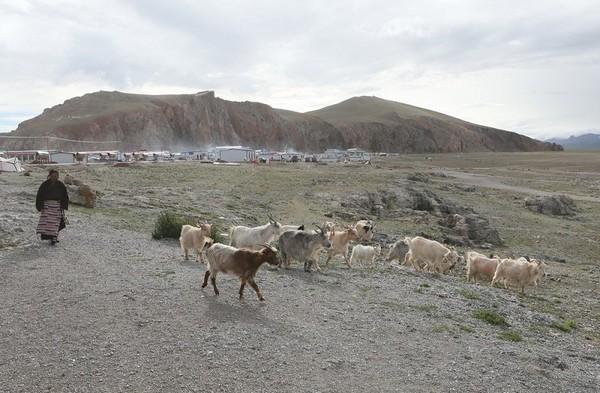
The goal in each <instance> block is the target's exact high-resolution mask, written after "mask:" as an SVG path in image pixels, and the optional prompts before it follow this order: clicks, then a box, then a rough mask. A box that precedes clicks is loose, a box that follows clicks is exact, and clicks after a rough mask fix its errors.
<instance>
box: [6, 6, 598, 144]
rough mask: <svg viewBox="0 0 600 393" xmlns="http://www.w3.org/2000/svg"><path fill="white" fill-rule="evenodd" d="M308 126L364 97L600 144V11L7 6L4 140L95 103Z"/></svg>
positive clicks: (578, 8) (580, 8) (589, 8)
mask: <svg viewBox="0 0 600 393" xmlns="http://www.w3.org/2000/svg"><path fill="white" fill-rule="evenodd" d="M207 89H211V90H215V93H216V95H217V96H219V97H221V98H224V99H228V100H235V101H259V102H264V103H266V104H269V105H271V106H273V107H277V108H285V109H290V110H295V111H300V112H304V111H309V110H314V109H318V108H321V107H324V106H327V105H332V104H335V103H338V102H340V101H343V100H345V99H347V98H350V97H353V96H358V95H369V96H372V95H374V96H378V97H381V98H385V99H389V100H394V101H399V102H403V103H407V104H411V105H416V106H420V107H424V108H427V109H432V110H436V111H439V112H443V113H446V114H448V115H452V116H455V117H459V118H462V119H464V120H468V121H471V122H474V123H479V124H483V125H487V126H493V127H497V128H502V129H507V130H511V131H516V132H519V133H522V134H525V135H529V136H532V137H535V138H541V139H545V138H547V137H551V136H568V135H571V134H580V133H583V132H585V131H588V130H600V1H598V0H586V1H583V0H579V1H578V0H564V1H554V0H540V1H536V0H528V1H523V0H518V1H513V0H504V1H486V0H472V1H471V0H462V1H458V0H456V1H455V0H437V1H434V0H419V1H400V0H395V1H394V0H390V1H376V0H369V1H350V0H348V1H334V0H329V1H321V0H319V1H316V0H315V1H312V0H301V1H286V0H278V1H259V0H253V1H246V0H240V1H226V0H219V1H199V0H168V1H167V0H165V1H162V0H138V1H134V0H131V1H125V0H123V1H116V0H85V1H82V0H73V1H71V0H48V1H21V0H0V131H10V130H13V129H15V128H16V127H17V124H18V123H19V122H20V121H22V120H25V119H28V118H31V117H33V116H36V115H38V114H39V113H41V111H42V110H43V109H44V108H46V107H51V106H54V105H56V104H59V103H62V102H63V101H64V100H66V99H68V98H71V97H74V96H80V95H83V94H85V93H89V92H93V91H98V90H119V91H124V92H131V93H144V94H168V93H195V92H197V91H202V90H207Z"/></svg>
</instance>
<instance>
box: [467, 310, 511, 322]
mask: <svg viewBox="0 0 600 393" xmlns="http://www.w3.org/2000/svg"><path fill="white" fill-rule="evenodd" d="M473 316H474V317H475V318H477V319H481V320H482V321H484V322H487V323H489V324H490V325H496V326H508V322H506V320H505V319H504V317H503V316H502V315H500V314H498V313H497V312H495V311H492V310H487V309H484V308H481V309H479V310H475V311H474V312H473Z"/></svg>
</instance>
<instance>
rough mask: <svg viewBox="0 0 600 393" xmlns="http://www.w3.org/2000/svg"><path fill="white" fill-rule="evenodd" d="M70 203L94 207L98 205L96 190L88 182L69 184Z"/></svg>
mask: <svg viewBox="0 0 600 393" xmlns="http://www.w3.org/2000/svg"><path fill="white" fill-rule="evenodd" d="M67 192H68V193H69V203H72V204H75V205H81V206H85V207H88V208H93V207H94V206H95V205H96V191H95V190H94V189H92V187H90V186H88V185H87V184H81V185H71V184H69V185H67Z"/></svg>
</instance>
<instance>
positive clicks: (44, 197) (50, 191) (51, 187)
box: [35, 180, 69, 212]
mask: <svg viewBox="0 0 600 393" xmlns="http://www.w3.org/2000/svg"><path fill="white" fill-rule="evenodd" d="M48 200H53V201H60V208H61V209H63V210H69V194H68V193H67V187H66V186H65V185H64V184H63V182H61V181H60V180H57V181H56V182H54V183H52V182H51V181H50V180H46V181H45V182H43V183H42V185H41V186H40V188H39V190H38V192H37V196H36V198H35V208H36V209H37V211H39V212H41V211H42V209H43V208H44V201H48Z"/></svg>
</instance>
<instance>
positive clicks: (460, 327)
mask: <svg viewBox="0 0 600 393" xmlns="http://www.w3.org/2000/svg"><path fill="white" fill-rule="evenodd" d="M458 327H459V329H460V330H462V331H463V332H467V333H475V329H473V328H472V327H470V326H467V325H463V324H460V325H458Z"/></svg>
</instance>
